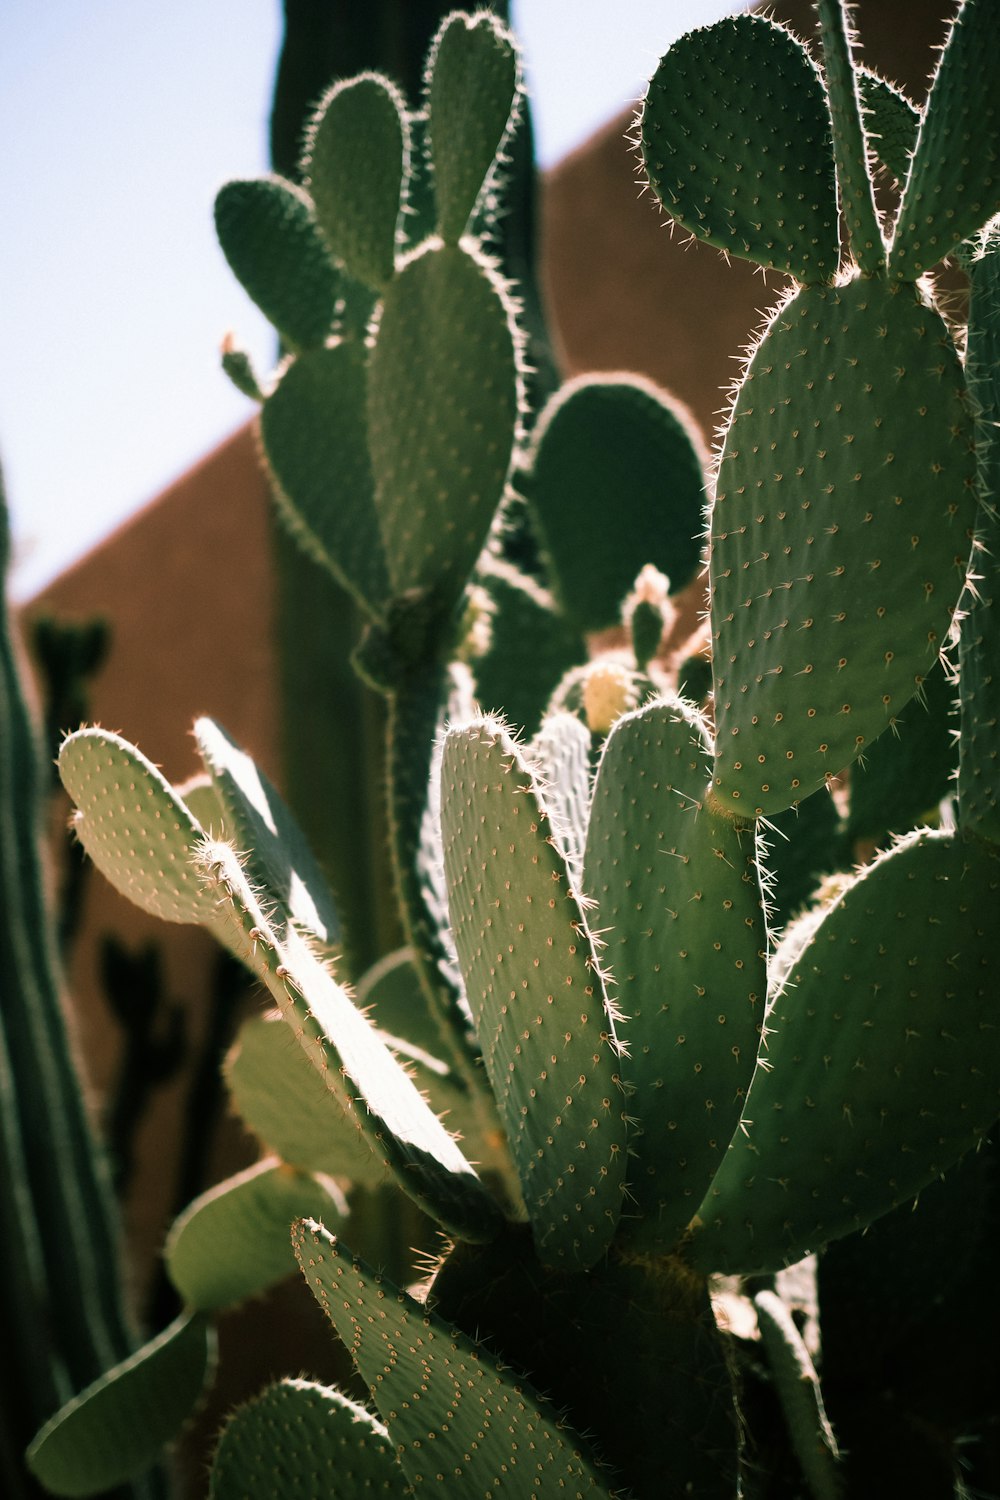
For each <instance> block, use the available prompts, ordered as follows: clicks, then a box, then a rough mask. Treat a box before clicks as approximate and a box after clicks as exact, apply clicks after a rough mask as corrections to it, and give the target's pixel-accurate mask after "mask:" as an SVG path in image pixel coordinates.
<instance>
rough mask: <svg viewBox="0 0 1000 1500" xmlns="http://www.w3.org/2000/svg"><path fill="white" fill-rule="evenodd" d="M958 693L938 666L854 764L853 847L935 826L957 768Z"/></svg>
mask: <svg viewBox="0 0 1000 1500" xmlns="http://www.w3.org/2000/svg"><path fill="white" fill-rule="evenodd" d="M956 693H957V685H956V683H955V681H954V680H953V679H952V678H951V677H950V676H949V674H948V672H946V671H945V669H944V666H943V665H942V663H941V662H937V663H936V664H935V665H934V666H933V667H932V669H931V671H930V672H929V673H928V674H927V680H926V682H925V683H924V685H923V690H922V692H921V693H919V694H918V695H917V696H916V697H914V698H911V699H910V702H909V703H908V704H907V706H906V708H905V709H904V710H903V712H902V713H901V714H900V716H899V722H898V723H897V724H896V725H894V727H893V728H892V729H887V730H886V731H885V732H884V733H883V734H881V735H879V737H878V739H877V740H876V741H875V743H874V744H873V745H872V747H871V749H870V750H869V751H868V752H867V754H866V755H865V756H864V757H863V758H862V759H861V760H858V761H857V762H855V764H854V766H853V767H852V768H851V792H850V795H851V803H850V815H849V817H848V819H847V835H848V838H849V839H850V841H851V843H852V844H856V843H858V842H859V841H860V840H874V841H875V842H877V843H879V844H883V843H884V842H885V841H886V839H887V837H888V835H889V834H891V833H905V832H906V830H907V829H908V828H913V827H916V826H918V825H919V824H921V823H933V822H935V821H936V819H937V809H938V804H939V803H940V802H941V801H942V800H943V799H944V798H945V797H947V796H948V794H949V792H951V791H953V790H954V780H955V772H956V770H957V766H958V746H957V744H956V740H955V732H956V730H957V728H958V716H957V714H956V712H955V696H956Z"/></svg>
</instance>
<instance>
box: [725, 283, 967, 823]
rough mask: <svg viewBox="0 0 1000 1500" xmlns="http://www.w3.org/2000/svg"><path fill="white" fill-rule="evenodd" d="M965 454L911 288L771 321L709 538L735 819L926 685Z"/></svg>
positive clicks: (946, 591) (850, 298)
mask: <svg viewBox="0 0 1000 1500" xmlns="http://www.w3.org/2000/svg"><path fill="white" fill-rule="evenodd" d="M915 433H916V434H919V441H918V440H916V438H915V436H914V434H915ZM971 437H972V433H971V418H970V414H969V410H968V402H967V399H966V395H965V386H964V382H963V379H962V371H961V366H960V364H959V361H958V357H957V355H956V354H955V351H954V348H953V346H952V344H951V342H950V340H949V338H948V334H947V331H946V329H945V327H944V324H943V323H942V322H941V319H940V317H939V316H938V314H937V313H936V312H934V311H933V310H932V309H931V308H928V307H926V306H925V305H924V304H923V303H922V302H921V301H920V300H919V299H918V295H917V292H916V290H915V289H914V288H912V287H906V286H900V285H897V284H887V283H886V282H883V281H874V280H865V279H861V278H858V279H856V280H854V281H852V282H849V283H848V284H847V285H846V286H841V287H811V288H807V289H806V290H804V291H802V292H800V293H799V294H798V296H796V297H795V298H793V299H792V300H791V301H790V302H787V303H785V304H784V306H782V307H781V308H780V309H779V310H778V312H777V313H776V314H775V316H774V318H773V320H772V322H771V325H770V327H769V329H768V331H767V333H766V334H765V336H764V337H763V339H762V340H761V342H760V343H759V344H758V346H757V349H756V352H755V353H754V356H753V358H752V360H751V362H750V364H749V367H748V369H747V372H746V375H745V376H744V378H743V383H742V385H741V386H740V388H739V390H738V392H737V394H736V399H735V403H734V407H733V416H732V419H731V422H730V425H729V430H728V432H727V434H726V440H725V445H724V448H723V451H722V457H721V460H720V464H719V475H718V482H717V492H716V497H715V503H714V505H713V508H712V514H711V520H710V541H711V579H712V633H713V642H714V648H713V672H714V678H715V712H716V726H717V727H716V757H717V759H716V768H715V787H716V791H717V794H718V796H719V798H720V799H721V800H722V802H723V803H725V804H726V805H727V806H729V807H730V808H731V809H732V811H733V812H734V813H738V814H740V815H743V816H745V817H747V818H752V817H754V816H757V815H759V814H761V813H771V812H779V811H780V810H781V809H782V808H784V807H787V806H789V805H790V804H792V803H794V802H796V801H798V800H799V799H801V798H802V797H805V796H807V795H808V794H809V793H810V792H811V791H812V790H813V789H814V788H815V787H818V786H822V785H823V783H824V781H825V780H828V779H829V777H831V776H835V775H836V774H837V773H838V772H839V771H841V770H842V769H843V768H844V767H845V766H846V765H848V764H849V763H850V761H851V760H852V759H854V757H855V756H857V755H859V754H862V753H863V752H864V750H865V747H866V746H867V745H868V744H870V742H871V741H872V740H873V739H875V738H876V737H877V736H878V735H879V734H881V733H882V731H883V729H885V728H886V727H887V725H890V724H891V723H892V721H893V719H894V718H895V717H896V716H897V715H898V713H899V711H900V710H901V709H902V707H903V705H904V704H905V703H906V702H907V701H908V699H909V698H911V697H912V695H913V694H914V693H915V692H916V691H917V690H918V688H919V687H920V685H921V683H922V682H923V680H924V678H925V677H926V676H927V674H928V672H929V671H930V669H931V667H932V666H933V664H934V662H935V661H936V660H937V657H938V653H939V652H940V650H941V647H942V646H943V645H944V643H945V640H946V638H947V635H948V631H949V628H950V625H951V616H952V611H953V609H954V607H955V604H956V602H957V599H958V596H959V593H960V591H961V587H962V583H963V580H964V577H965V568H966V564H967V561H968V557H969V551H970V547H971V533H972V527H973V524H974V518H975V505H976V501H975V489H974V477H975V457H974V453H973V451H972V441H971Z"/></svg>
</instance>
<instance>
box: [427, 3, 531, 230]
mask: <svg viewBox="0 0 1000 1500" xmlns="http://www.w3.org/2000/svg"><path fill="white" fill-rule="evenodd" d="M517 74H518V68H517V53H516V51H515V50H514V45H513V42H512V40H511V37H510V34H509V32H507V31H505V30H504V28H503V26H502V25H501V24H500V22H499V21H498V20H497V18H496V16H494V15H492V14H491V13H490V12H489V11H477V13H476V14H475V15H471V16H470V15H463V14H462V13H461V12H455V13H453V14H452V15H450V16H448V17H447V18H446V19H445V21H444V23H443V24H442V26H441V29H440V31H439V32H438V34H437V36H436V37H435V39H434V42H433V44H432V46H431V51H430V54H429V56H428V59H427V103H428V106H429V109H430V122H429V127H428V135H429V138H430V154H431V162H432V164H433V168H434V194H435V197H436V199H437V206H438V233H439V234H440V236H441V238H442V239H443V240H444V241H445V243H446V244H451V245H454V244H457V243H458V241H459V238H460V237H461V235H462V234H463V233H464V231H465V227H466V225H467V224H468V222H469V219H470V218H471V217H472V212H473V209H474V208H475V206H476V199H477V198H478V197H479V194H480V192H481V191H482V187H483V181H484V179H485V178H486V176H487V173H488V172H489V171H490V168H491V166H492V165H493V159H494V157H495V156H496V154H497V152H498V151H499V150H500V146H501V143H502V141H503V139H504V136H505V134H506V133H507V130H508V122H509V120H510V117H511V106H512V105H513V104H514V103H515V102H516V100H517V82H518V78H517Z"/></svg>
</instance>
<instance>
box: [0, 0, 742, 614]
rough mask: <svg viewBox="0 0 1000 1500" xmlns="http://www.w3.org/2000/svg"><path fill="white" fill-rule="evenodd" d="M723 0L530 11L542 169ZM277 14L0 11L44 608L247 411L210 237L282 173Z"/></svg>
mask: <svg viewBox="0 0 1000 1500" xmlns="http://www.w3.org/2000/svg"><path fill="white" fill-rule="evenodd" d="M734 8H737V6H736V5H734V4H733V3H727V0H669V3H668V0H515V3H514V22H515V26H516V28H517V30H518V33H519V36H520V38H521V42H522V46H523V49H524V54H525V60H526V68H527V72H528V82H529V88H530V91H531V94H532V103H533V109H534V119H535V129H536V136H537V142H538V154H539V159H540V161H541V163H542V165H549V164H551V163H552V162H554V161H557V160H558V159H559V158H560V157H561V156H562V155H564V154H565V153H566V152H567V151H568V150H570V149H572V147H574V146H575V145H577V144H579V143H580V142H581V141H582V140H584V139H585V138H586V137H587V136H588V135H589V134H590V133H591V132H592V131H593V130H594V129H596V128H597V127H598V126H599V125H601V124H602V123H604V121H606V120H607V119H609V118H610V117H611V116H612V115H614V114H615V113H617V112H618V111H619V110H620V109H621V108H622V107H623V106H624V105H627V104H631V103H634V102H635V101H636V100H637V99H638V98H639V97H640V95H641V92H642V89H643V85H644V80H645V79H646V78H647V77H648V76H649V74H650V73H651V72H652V71H653V69H654V68H655V66H656V62H657V59H658V57H659V56H660V54H661V53H662V52H663V51H665V50H666V48H667V46H669V44H670V42H671V41H672V40H673V39H674V38H675V37H676V36H679V35H680V34H681V33H682V32H684V31H686V30H688V29H690V27H691V26H694V25H699V24H704V23H705V22H706V21H710V20H713V19H715V18H716V17H717V16H719V15H721V14H723V13H724V12H725V11H727V10H732V9H734ZM280 31H281V6H280V0H171V3H170V4H169V5H161V4H153V3H152V0H87V3H84V0H41V3H40V0H2V3H0V203H2V204H3V206H4V214H3V221H2V226H0V289H2V295H0V332H2V341H0V350H2V357H0V462H2V465H3V470H4V474H5V479H6V488H7V496H8V501H9V504H10V508H11V515H12V525H13V531H14V564H13V568H12V573H11V578H10V588H11V592H12V594H13V596H14V598H15V599H26V598H30V597H31V595H32V594H34V593H35V592H37V591H38V589H40V588H42V587H43V586H44V585H45V584H46V583H47V582H49V581H50V580H51V579H52V578H53V577H55V576H56V575H57V574H58V573H60V572H61V571H62V570H63V569H64V568H65V567H67V566H68V565H69V564H71V563H72V562H73V561H74V560H75V559H76V558H78V557H79V556H80V555H82V554H83V553H84V552H85V551H87V550H89V548H91V547H92V546H94V545H96V544H97V543H99V542H100V541H101V540H102V539H103V538H104V537H105V536H106V535H107V534H108V533H109V532H110V531H111V530H113V528H114V527H115V526H116V525H117V524H119V523H120V522H121V521H122V520H123V519H124V518H125V517H127V516H128V515H129V514H130V513H131V512H133V511H134V510H136V509H137V508H138V507H139V506H140V505H141V504H143V503H145V502H146V501H148V500H150V499H152V498H153V497H154V496H155V495H156V494H157V493H159V491H161V490H162V489H163V488H165V487H166V485H168V484H169V483H170V482H171V481H172V480H173V479H175V478H177V477H178V476H179V475H180V474H182V473H183V472H184V470H185V469H187V468H188V467H189V466H190V465H191V464H192V463H194V462H195V461H196V460H197V459H199V458H201V457H202V456H203V455H204V454H205V453H207V452H209V451H210V450H211V449H212V448H213V447H215V446H216V445H217V444H218V443H219V442H220V441H221V440H222V439H223V438H224V437H226V436H227V435H228V434H229V433H230V432H232V431H233V430H235V429H236V428H237V427H238V426H240V425H241V424H242V423H243V422H244V421H246V419H247V418H248V416H250V415H251V414H252V406H251V403H249V402H248V401H247V399H246V398H245V397H243V396H241V395H239V393H238V392H236V391H235V390H234V389H233V387H232V386H231V385H230V384H229V382H228V380H227V379H226V378H225V376H224V375H223V374H222V373H221V371H220V369H219V363H218V349H219V345H220V343H221V340H222V338H223V336H224V334H225V333H226V332H227V331H229V330H231V331H233V332H234V333H235V335H236V336H237V340H238V342H239V343H240V344H241V345H242V346H243V347H245V348H247V349H248V350H249V351H250V353H251V355H252V356H253V357H254V360H255V362H256V364H257V366H258V368H259V369H261V370H267V369H268V368H269V366H270V364H271V362H272V353H273V342H274V336H273V333H272V331H271V329H270V327H269V326H268V325H267V324H266V323H265V322H264V320H263V318H262V317H261V316H260V314H258V313H257V311H256V309H255V308H254V307H253V305H252V304H251V303H250V302H249V300H248V299H247V297H246V296H245V294H244V293H243V291H242V290H241V288H240V287H239V285H238V284H237V283H236V281H235V280H234V278H233V276H232V275H231V273H230V272H229V270H228V267H227V266H226V264H225V261H224V260H223V257H222V254H221V252H220V251H219V249H218V247H217V245H216V241H215V236H214V233H213V229H212V204H213V200H214V197H215V193H216V191H217V189H218V188H219V186H221V184H222V183H223V182H224V181H225V180H226V179H227V178H228V177H241V176H253V175H256V174H258V173H262V172H265V171H267V168H268V162H267V145H266V139H267V115H268V109H269V104H270V95H271V87H272V81H273V72H274V66H275V61H276V57H277V51H278V46H279V42H280Z"/></svg>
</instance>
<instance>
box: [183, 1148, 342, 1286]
mask: <svg viewBox="0 0 1000 1500" xmlns="http://www.w3.org/2000/svg"><path fill="white" fill-rule="evenodd" d="M334 1195H336V1196H334ZM346 1210H347V1204H346V1202H345V1201H344V1198H343V1195H342V1194H341V1193H340V1192H339V1189H337V1188H335V1187H334V1185H333V1183H332V1182H330V1181H329V1179H327V1182H326V1183H323V1182H318V1181H317V1180H316V1178H315V1177H310V1176H308V1175H307V1174H306V1173H304V1172H297V1171H295V1169H294V1168H293V1167H286V1166H285V1165H284V1164H283V1163H282V1162H279V1161H277V1160H276V1159H275V1158H274V1157H269V1158H267V1159H265V1160H264V1161H260V1162H257V1163H256V1165H255V1166H252V1167H248V1168H247V1170H246V1171H245V1172H240V1173H238V1174H237V1175H236V1176H235V1177H230V1178H228V1179H227V1180H226V1181H225V1182H220V1183H218V1184H217V1186H215V1187H213V1188H210V1189H209V1191H208V1192H206V1193H202V1194H201V1195H200V1196H199V1197H197V1198H195V1200H194V1201H193V1203H189V1204H188V1206H187V1208H186V1209H185V1210H184V1212H183V1213H182V1214H181V1216H180V1218H178V1219H177V1220H175V1222H174V1224H173V1226H172V1227H171V1229H170V1233H169V1234H168V1235H167V1243H166V1248H165V1251H164V1256H165V1259H166V1263H167V1271H168V1273H169V1275H170V1280H171V1281H172V1282H173V1284H174V1286H175V1287H176V1288H177V1290H178V1292H179V1293H180V1295H181V1297H182V1298H183V1300H184V1305H185V1306H186V1307H189V1308H192V1309H194V1310H196V1311H198V1312H216V1311H219V1310H220V1309H222V1308H225V1307H232V1306H235V1304H237V1303H239V1302H245V1301H246V1299H247V1298H248V1297H256V1296H259V1295H260V1293H261V1292H264V1291H266V1290H267V1288H268V1287H269V1286H273V1285H274V1283H275V1282H277V1281H282V1280H283V1279H284V1278H285V1277H286V1276H290V1275H291V1274H292V1272H293V1271H294V1270H295V1257H294V1255H293V1254H292V1245H291V1240H290V1238H289V1235H290V1233H291V1227H292V1224H293V1222H294V1220H296V1219H301V1218H302V1217H303V1216H304V1215H308V1216H309V1217H311V1218H317V1219H322V1220H324V1221H325V1222H326V1223H330V1222H331V1220H337V1219H339V1218H340V1217H341V1216H342V1215H343V1214H344V1213H346Z"/></svg>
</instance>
